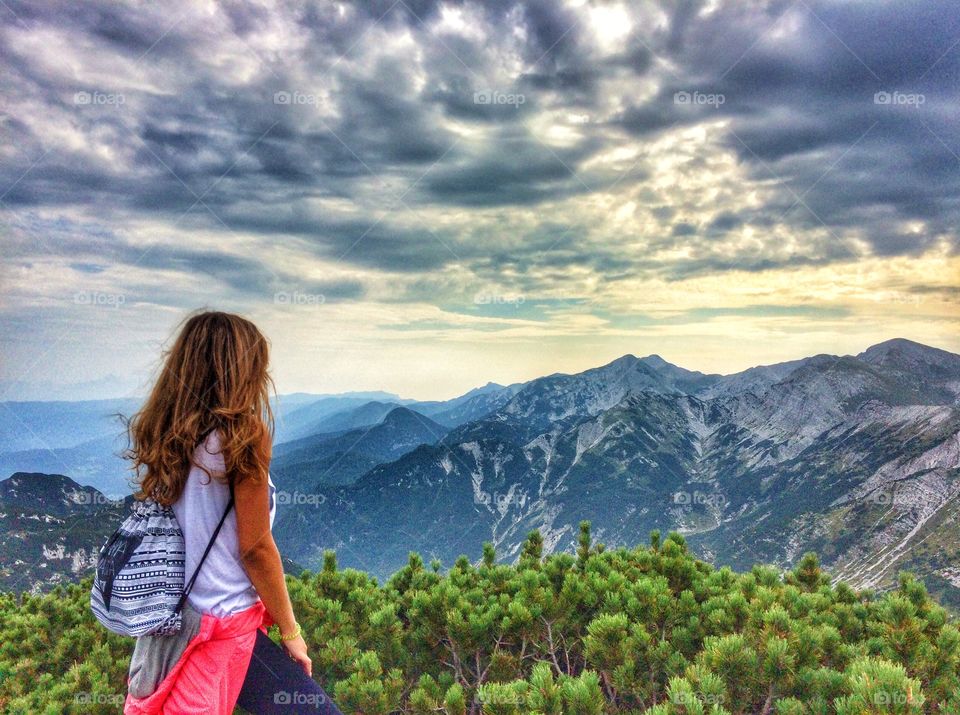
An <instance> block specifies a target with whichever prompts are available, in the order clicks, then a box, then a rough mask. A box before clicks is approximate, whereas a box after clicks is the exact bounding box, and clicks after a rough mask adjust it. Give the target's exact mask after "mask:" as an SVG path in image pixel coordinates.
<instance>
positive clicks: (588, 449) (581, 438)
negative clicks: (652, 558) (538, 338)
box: [275, 339, 960, 604]
mask: <svg viewBox="0 0 960 715" xmlns="http://www.w3.org/2000/svg"><path fill="white" fill-rule="evenodd" d="M958 395H960V356H958V355H955V354H953V353H949V352H946V351H943V350H939V349H936V348H932V347H928V346H924V345H921V344H919V343H915V342H912V341H908V340H904V339H895V340H890V341H887V342H884V343H880V344H878V345H875V346H873V347H871V348H869V349H868V350H865V351H864V352H862V353H860V354H858V355H855V356H851V355H845V356H835V355H815V356H812V357H809V358H805V359H802V360H795V361H791V362H787V363H782V364H778V365H768V366H760V367H756V368H751V369H749V370H746V371H744V372H741V373H737V374H734V375H726V376H724V375H707V374H703V373H699V372H693V371H689V370H685V369H683V368H680V367H677V366H675V365H672V364H670V363H668V362H666V361H665V360H663V359H662V358H660V357H659V356H656V355H651V356H648V357H643V358H637V357H635V356H632V355H626V356H624V357H622V358H619V359H617V360H615V361H613V362H611V363H609V364H608V365H604V366H602V367H598V368H595V369H591V370H587V371H585V372H583V373H579V374H576V375H550V376H547V377H543V378H540V379H537V380H533V381H531V382H529V383H526V384H524V385H522V386H520V387H519V388H518V389H514V390H513V391H512V394H510V396H509V399H507V400H506V401H504V402H503V403H502V404H500V405H496V404H495V406H494V408H493V409H492V410H491V411H490V412H489V413H488V414H486V415H484V416H482V417H480V418H478V419H474V420H471V421H468V422H464V423H462V424H460V425H457V426H455V427H453V428H451V429H450V431H449V432H447V433H446V434H445V435H444V436H443V437H442V439H440V440H437V441H434V442H432V443H431V442H429V441H425V442H424V443H423V444H421V445H419V446H418V447H417V448H415V449H413V450H411V451H409V452H407V453H406V454H404V455H402V456H400V457H399V458H398V459H396V460H394V461H389V462H384V463H381V464H379V465H377V466H376V467H373V468H372V469H370V470H369V471H367V472H366V473H365V474H363V475H361V476H359V477H357V478H356V479H355V480H354V481H352V483H346V484H344V483H341V484H317V485H316V490H315V493H314V497H315V498H313V499H312V500H301V503H299V504H294V505H292V506H291V507H290V508H289V509H287V510H285V511H284V513H283V514H282V515H281V517H280V518H279V519H278V524H277V526H276V528H275V531H276V533H277V538H278V543H280V545H281V549H283V550H284V551H285V553H288V554H289V555H290V556H291V557H292V558H294V559H295V560H297V561H298V562H300V563H303V564H304V565H307V566H317V565H319V564H320V562H321V559H322V551H323V550H324V549H326V548H332V549H335V550H337V552H338V558H339V559H340V560H341V562H342V563H344V564H345V565H348V566H353V567H356V568H361V569H363V570H366V571H369V572H371V573H374V574H376V575H379V576H381V577H384V576H386V575H388V574H390V573H392V572H393V571H394V570H395V569H396V568H398V567H399V566H401V565H402V564H403V563H405V561H406V559H407V554H408V552H409V551H418V552H420V553H422V554H424V556H425V557H428V558H429V557H435V558H438V559H440V560H441V562H442V563H444V564H450V563H452V561H453V560H454V559H455V558H456V557H457V556H458V555H459V554H461V553H465V554H467V555H468V556H469V557H470V558H471V559H478V558H479V557H480V545H481V543H482V542H483V541H490V542H492V543H493V544H494V546H495V547H496V549H497V553H498V556H499V558H501V559H504V560H513V559H515V558H516V557H517V555H518V552H519V549H520V548H521V545H522V541H523V539H524V537H525V535H526V534H527V533H528V532H529V531H531V530H533V529H539V531H540V532H541V534H542V535H543V538H544V545H545V549H546V550H548V551H550V550H557V549H563V550H573V549H574V548H575V545H576V536H577V529H578V524H579V522H580V521H581V520H584V519H586V520H589V521H591V522H592V524H593V530H594V534H595V535H596V537H597V538H598V539H600V540H602V541H605V542H606V543H608V544H611V545H623V544H634V543H637V542H642V541H644V540H645V539H646V537H647V534H648V533H649V532H650V531H652V530H655V529H659V530H661V531H667V530H676V531H679V532H681V533H683V534H684V535H685V536H686V537H687V539H688V540H689V541H690V543H691V545H692V546H693V548H694V549H695V550H696V551H697V552H698V553H699V554H700V555H701V556H703V557H704V558H706V559H708V560H711V561H714V562H716V563H725V564H731V565H733V566H736V567H738V568H749V566H750V565H751V564H753V563H756V562H764V563H774V564H778V565H782V566H787V565H790V564H793V563H795V562H796V561H797V560H798V559H799V557H800V556H801V555H802V554H803V553H804V552H805V551H808V550H814V551H818V552H819V553H820V554H821V556H822V557H823V558H824V560H825V562H826V563H827V565H828V566H830V567H832V568H833V569H834V572H835V573H836V574H837V576H838V577H843V578H846V579H848V580H851V581H852V582H854V583H855V584H857V585H859V586H861V587H869V588H885V587H887V586H889V585H890V583H891V582H892V580H893V579H895V577H896V573H897V571H898V570H900V569H910V570H913V571H915V572H917V573H919V574H920V575H922V576H923V577H924V578H925V579H926V580H927V582H928V586H929V587H930V588H931V589H932V590H934V591H936V592H937V593H938V594H939V595H940V596H941V597H942V598H943V599H945V600H947V601H950V602H953V603H955V604H960V598H958V593H960V591H958V586H960V578H958V576H957V571H958V569H957V564H960V521H958V519H960V509H958V506H957V499H956V496H957V494H958V491H960V478H958V477H960V410H958V407H960V404H958ZM348 481H349V480H348ZM301 488H307V489H310V488H312V486H311V485H310V484H301Z"/></svg>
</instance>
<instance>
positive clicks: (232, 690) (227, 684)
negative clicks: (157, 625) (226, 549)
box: [123, 601, 271, 715]
mask: <svg viewBox="0 0 960 715" xmlns="http://www.w3.org/2000/svg"><path fill="white" fill-rule="evenodd" d="M270 623H271V619H270V616H269V615H268V614H267V612H266V609H265V608H264V607H263V603H262V602H261V601H257V602H256V603H255V604H254V605H253V606H251V607H250V608H248V609H246V610H244V611H240V612H239V613H235V614H233V615H231V616H225V617H224V618H217V617H216V616H212V615H210V614H209V613H205V614H203V616H202V618H201V620H200V632H199V633H197V635H196V636H195V637H194V638H193V639H192V640H191V641H190V643H188V644H187V648H186V650H185V651H184V652H183V655H182V656H181V657H180V660H178V661H177V663H176V665H175V666H174V667H173V669H172V670H171V671H170V673H169V674H167V677H165V678H164V679H163V680H162V681H161V682H160V685H159V687H158V688H157V690H156V691H155V692H154V693H153V694H152V695H149V696H148V697H145V698H135V697H133V696H132V695H130V694H129V693H128V694H127V700H126V702H125V703H124V706H123V712H124V713H126V714H127V715H153V714H154V713H163V715H194V714H196V715H201V714H202V715H207V714H208V713H209V714H210V715H230V714H231V713H232V712H233V708H234V705H235V704H236V702H237V698H238V697H239V696H240V688H241V687H242V686H243V679H244V677H245V676H246V674H247V668H248V667H249V665H250V656H251V654H252V653H253V644H254V642H255V641H256V637H257V630H258V629H260V630H264V631H265V630H266V627H267V626H268V625H270Z"/></svg>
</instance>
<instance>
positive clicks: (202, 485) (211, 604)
mask: <svg viewBox="0 0 960 715" xmlns="http://www.w3.org/2000/svg"><path fill="white" fill-rule="evenodd" d="M193 461H194V463H195V464H194V465H193V466H192V467H191V468H190V473H189V475H188V476H187V483H186V485H185V486H184V488H183V493H182V494H181V495H180V498H179V499H178V500H177V501H176V502H175V503H174V505H173V511H174V513H175V514H176V515H177V521H179V522H180V528H181V529H183V538H184V541H185V542H186V546H187V556H186V570H185V578H186V580H187V581H189V580H190V577H191V576H192V575H193V572H194V571H196V569H197V564H198V563H199V562H200V557H201V556H203V552H204V550H205V549H206V548H207V544H208V543H210V537H211V536H213V531H214V529H216V528H217V524H218V523H220V517H222V516H223V512H224V510H225V509H226V508H227V503H228V502H229V501H230V487H228V486H227V485H226V484H224V483H223V482H221V481H220V480H218V479H216V478H213V479H211V478H210V477H208V476H207V475H206V473H205V472H204V471H203V470H202V469H200V467H198V466H196V465H197V464H202V465H203V466H205V467H206V468H207V469H209V470H210V472H211V473H212V474H214V475H216V474H223V472H224V462H223V455H222V454H221V453H220V439H219V435H218V434H217V433H216V432H212V433H210V435H209V436H208V437H207V441H206V442H205V443H204V444H201V445H199V446H198V447H197V449H196V450H195V451H194V454H193ZM267 479H268V482H269V490H270V527H271V528H273V519H274V516H275V515H276V510H277V500H276V487H274V485H273V480H272V479H270V476H269V474H268V475H267ZM258 599H259V596H258V595H257V591H256V589H255V588H254V587H253V584H252V583H250V578H249V577H248V576H247V572H246V571H245V570H244V568H243V562H242V561H241V560H240V547H239V542H238V540H237V511H236V509H235V508H234V509H231V510H230V513H229V514H227V518H226V519H225V520H224V522H223V528H222V529H220V533H219V534H218V535H217V539H216V541H215V542H214V543H213V547H212V548H211V549H210V553H209V554H208V555H207V559H206V561H204V562H203V568H201V569H200V574H199V575H198V576H197V580H196V582H195V583H194V584H193V590H192V591H190V595H189V596H188V597H187V601H188V603H189V604H190V605H191V606H192V607H193V608H195V609H196V610H198V611H200V613H209V614H211V615H213V616H216V617H217V618H223V617H224V616H229V615H231V614H234V613H239V612H240V611H243V610H244V609H247V608H249V607H250V606H252V605H253V604H255V603H256V602H257V600H258Z"/></svg>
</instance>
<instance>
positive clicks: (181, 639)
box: [127, 603, 202, 698]
mask: <svg viewBox="0 0 960 715" xmlns="http://www.w3.org/2000/svg"><path fill="white" fill-rule="evenodd" d="M182 613H183V625H182V627H181V628H180V632H179V633H177V634H176V635H172V636H141V637H140V638H137V644H136V646H134V648H133V657H132V658H131V659H130V683H129V685H128V686H127V689H128V690H129V691H130V694H131V695H132V696H134V697H135V698H145V697H147V696H149V695H152V694H153V692H154V691H155V690H156V689H157V686H158V685H160V683H161V682H162V681H163V679H164V678H166V677H167V673H169V672H170V671H171V670H172V669H173V666H175V665H176V664H177V661H178V660H180V656H181V655H183V651H185V650H186V649H187V645H188V644H189V643H190V641H191V640H193V638H194V636H196V635H197V634H198V633H199V632H200V619H201V618H202V616H201V614H200V612H199V611H197V610H195V609H193V608H191V607H190V604H189V603H185V604H183V611H182Z"/></svg>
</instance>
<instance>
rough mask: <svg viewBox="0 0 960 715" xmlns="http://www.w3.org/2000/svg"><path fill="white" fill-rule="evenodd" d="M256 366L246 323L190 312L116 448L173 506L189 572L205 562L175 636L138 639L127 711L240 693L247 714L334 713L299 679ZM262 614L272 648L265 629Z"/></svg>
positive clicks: (208, 708)
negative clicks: (274, 636)
mask: <svg viewBox="0 0 960 715" xmlns="http://www.w3.org/2000/svg"><path fill="white" fill-rule="evenodd" d="M267 367H268V345H267V341H266V339H265V338H264V336H263V335H262V334H261V333H260V331H259V330H258V329H257V327H256V326H255V325H254V324H253V323H251V322H250V321H249V320H246V319H244V318H242V317H240V316H237V315H231V314H229V313H221V312H204V313H199V314H196V315H194V316H192V317H190V318H189V319H188V320H187V321H186V323H185V324H184V325H183V328H182V329H181V331H180V334H179V335H178V336H177V339H176V341H175V343H174V345H173V347H172V349H171V350H170V351H169V353H168V354H167V356H166V359H165V362H164V365H163V369H162V372H161V374H160V377H159V378H158V380H157V382H156V384H155V386H154V388H153V391H152V392H151V394H150V397H149V398H148V399H147V402H146V404H145V405H144V407H143V409H142V410H141V411H140V412H138V413H137V414H136V415H134V417H133V419H132V420H131V424H130V436H131V448H130V450H129V451H128V453H127V456H128V457H129V458H130V459H132V460H133V464H134V469H135V471H136V473H137V475H138V482H139V487H140V493H139V494H138V495H137V496H138V498H146V497H148V496H149V497H152V498H154V499H156V500H157V501H158V502H160V503H162V504H165V505H172V507H173V510H174V513H175V514H176V516H177V521H179V522H180V526H181V529H182V530H183V534H184V540H185V543H186V559H185V561H186V568H185V573H186V577H187V579H189V578H190V577H191V575H193V573H194V572H195V571H196V570H197V564H198V563H200V562H201V560H202V566H201V568H200V570H199V571H198V572H197V576H196V580H195V581H194V583H193V587H192V590H190V593H189V596H188V598H187V602H186V605H185V607H184V610H183V628H182V630H181V633H180V634H178V635H177V636H153V637H144V638H139V639H138V640H137V646H136V648H135V649H134V655H133V658H132V660H131V666H130V678H129V683H128V688H129V692H128V694H127V699H126V703H125V706H124V712H126V713H135V714H141V713H143V714H145V713H175V714H180V713H224V714H229V713H231V712H233V708H234V705H235V704H239V705H240V706H241V707H243V708H244V709H246V710H248V711H250V712H252V713H274V712H276V713H299V712H309V713H322V714H324V715H342V713H340V710H338V709H337V707H336V705H334V704H333V703H332V702H331V701H330V700H329V698H328V697H327V696H326V694H325V693H324V691H323V690H322V689H321V688H320V686H319V685H317V683H316V682H315V681H313V680H312V678H311V677H310V675H311V661H310V657H309V656H308V655H307V644H306V643H305V642H304V639H303V636H302V634H301V632H300V626H299V625H298V624H297V622H296V619H295V618H294V614H293V607H292V605H291V603H290V597H289V595H288V593H287V587H286V582H285V580H284V575H283V568H282V565H281V561H280V553H279V552H278V551H277V547H276V544H275V543H274V541H273V536H272V534H271V532H270V529H271V526H272V524H273V518H274V512H275V506H276V500H275V498H274V495H275V491H276V490H275V489H274V487H273V482H272V481H271V479H270V475H269V472H268V467H269V464H270V452H271V446H270V445H271V434H272V431H273V415H272V413H271V410H270V403H269V394H270V393H269V388H270V387H271V386H272V381H271V379H270V376H269V373H268V371H267ZM231 494H232V495H233V504H232V505H231V503H230V498H231ZM221 521H222V526H221V527H220V528H219V531H217V529H218V524H220V522H221ZM208 547H209V551H207V549H208ZM205 551H206V557H205V558H203V557H204V553H205ZM271 624H276V625H277V626H279V629H280V640H281V644H282V648H281V646H278V645H276V644H275V643H274V642H273V641H272V640H270V638H268V637H267V635H266V627H267V626H269V625H271Z"/></svg>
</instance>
